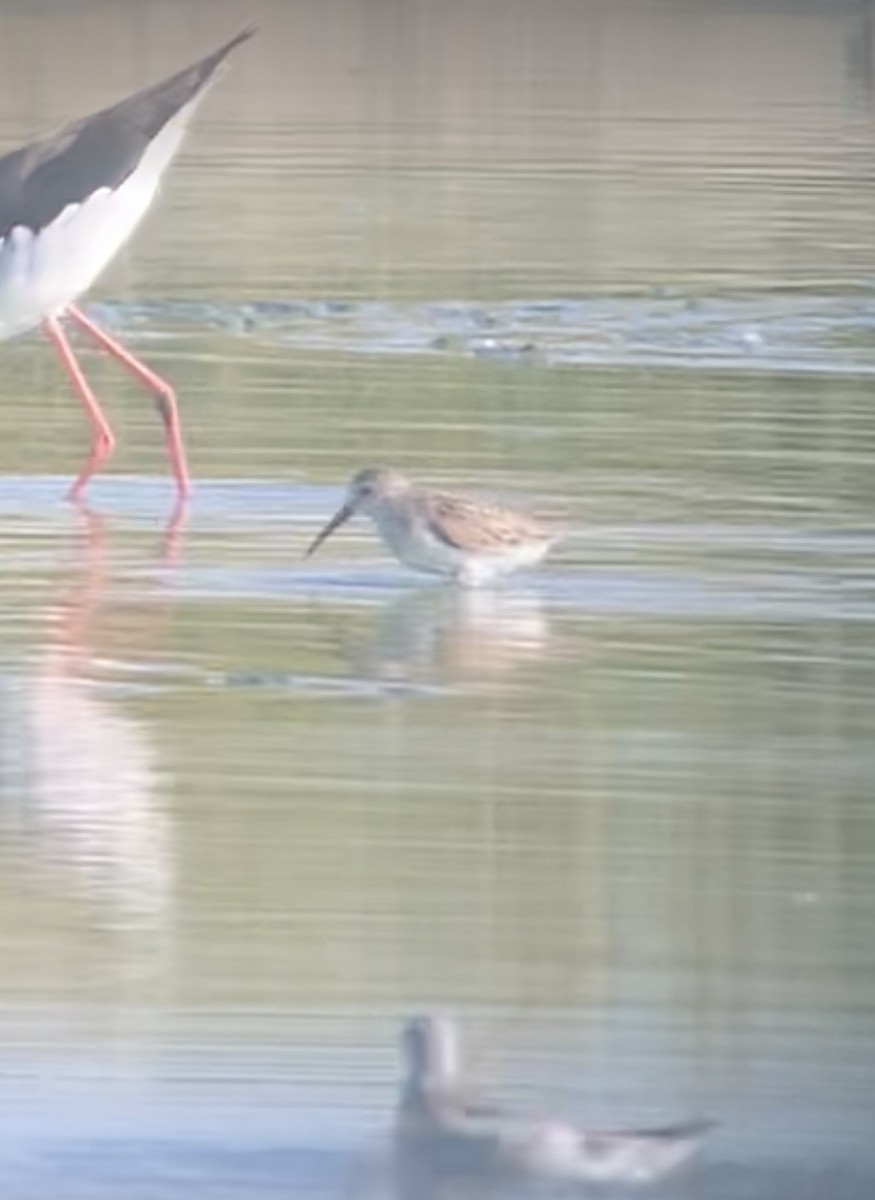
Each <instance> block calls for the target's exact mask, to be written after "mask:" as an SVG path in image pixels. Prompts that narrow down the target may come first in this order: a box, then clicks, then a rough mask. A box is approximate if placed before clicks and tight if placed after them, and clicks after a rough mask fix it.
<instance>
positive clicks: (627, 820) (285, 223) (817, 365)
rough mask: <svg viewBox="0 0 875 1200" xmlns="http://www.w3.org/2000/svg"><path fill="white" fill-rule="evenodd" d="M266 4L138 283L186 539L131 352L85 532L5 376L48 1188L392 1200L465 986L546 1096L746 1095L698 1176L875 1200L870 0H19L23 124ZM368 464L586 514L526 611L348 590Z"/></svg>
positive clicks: (13, 128)
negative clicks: (354, 521) (185, 483)
mask: <svg viewBox="0 0 875 1200" xmlns="http://www.w3.org/2000/svg"><path fill="white" fill-rule="evenodd" d="M252 18H254V19H256V20H257V21H258V22H259V24H260V26H261V34H260V36H259V38H258V39H257V41H255V42H253V43H251V44H250V45H249V46H247V47H246V48H245V50H242V51H241V52H240V53H239V56H238V57H237V58H236V59H235V61H234V63H233V69H232V70H231V71H230V72H229V73H228V75H227V77H226V78H225V79H224V80H223V81H222V83H221V85H220V86H219V87H218V88H217V89H216V90H215V91H214V92H213V93H212V95H211V96H210V98H209V100H208V101H207V103H206V104H205V106H204V109H203V111H202V115H201V119H200V121H199V123H198V126H197V129H196V130H195V131H194V133H193V134H192V136H191V137H190V139H189V141H188V143H187V145H186V148H185V151H184V153H183V155H182V157H181V158H180V160H179V162H178V164H177V165H176V167H175V169H174V171H173V173H172V175H171V176H170V178H169V180H168V185H167V187H166V188H165V190H164V193H163V195H162V198H161V202H160V205H158V206H157V207H156V210H155V212H154V214H153V215H152V216H151V217H150V218H149V221H148V223H147V226H146V227H144V229H143V230H142V232H141V234H140V235H138V237H137V238H136V240H135V242H134V244H133V246H132V248H131V252H130V254H129V255H128V256H127V257H125V259H124V260H123V261H122V262H120V263H119V264H117V265H116V266H115V267H114V268H113V270H112V272H111V273H109V274H108V275H107V277H106V279H105V281H103V282H102V284H101V286H100V288H99V289H98V290H97V291H96V292H95V293H94V294H93V296H92V297H91V300H92V302H93V306H94V311H95V312H97V313H98V314H99V315H100V316H101V317H102V318H103V319H104V320H106V321H108V322H110V323H111V324H112V326H113V327H114V328H116V329H117V330H118V331H119V332H120V333H121V334H122V335H123V336H125V337H127V338H128V339H129V340H130V341H131V342H132V344H133V345H134V346H135V347H136V348H137V349H138V350H139V352H141V353H142V354H143V355H144V356H146V357H147V358H148V359H149V360H150V361H152V362H154V363H155V364H156V366H158V368H159V369H161V370H163V371H165V372H166V374H168V375H169V376H170V377H171V378H172V379H173V380H174V381H176V382H177V383H178V385H179V390H180V395H181V404H182V410H183V416H184V420H185V424H186V428H187V430H188V434H189V441H190V448H191V453H192V460H193V466H194V469H195V472H196V476H197V478H198V481H199V488H198V492H197V496H196V501H195V503H194V505H193V508H192V513H191V518H190V520H189V522H188V525H187V526H186V527H185V528H184V529H183V530H182V531H180V532H178V533H176V534H173V533H172V532H171V533H165V524H166V521H167V519H168V517H169V512H170V506H171V499H172V498H171V488H170V484H169V481H168V479H167V478H166V475H165V467H164V462H163V450H162V447H161V443H160V436H159V429H158V422H157V420H156V418H155V414H154V412H153V410H152V408H151V405H150V404H149V402H148V401H147V400H145V399H144V398H143V396H142V394H141V393H139V392H138V391H137V390H136V389H135V388H132V387H131V386H130V385H129V383H128V381H127V380H126V379H124V378H122V377H119V375H118V373H117V372H116V371H115V370H114V369H113V368H112V367H111V366H108V365H105V364H103V363H102V362H100V361H95V360H94V359H93V358H90V359H89V366H90V368H91V371H92V376H93V379H94V381H95V383H96V384H97V385H98V387H99V389H100V392H101V394H102V395H104V397H105V398H106V401H107V407H108V408H109V410H110V411H111V413H112V417H113V419H114V421H115V423H116V425H117V428H118V432H119V434H120V445H119V450H118V452H117V457H116V459H115V460H114V464H113V469H112V471H111V472H110V473H109V474H108V475H107V477H106V478H105V479H103V480H102V481H101V482H99V483H98V484H97V485H96V486H95V487H94V489H93V493H92V507H91V509H90V510H89V511H83V512H74V511H71V510H70V509H68V508H67V507H66V506H65V505H64V503H63V501H62V497H63V492H64V483H65V479H68V478H69V477H70V476H72V475H73V474H74V473H75V471H76V470H77V469H78V465H79V461H80V458H81V456H82V454H83V453H84V447H85V440H86V436H85V429H84V427H83V420H82V416H81V413H80V411H79V409H78V407H77V405H76V403H75V401H74V400H72V399H71V397H70V395H69V393H68V391H67V389H66V385H65V384H64V382H63V381H62V379H61V378H60V374H59V370H58V367H57V364H56V362H55V360H54V358H53V356H52V354H51V352H50V351H49V350H48V349H47V347H46V346H45V345H44V343H43V342H42V341H41V340H40V339H39V338H33V339H25V340H22V341H20V342H17V343H14V344H7V345H4V346H3V347H2V363H3V371H2V377H0V393H2V395H0V400H2V404H0V472H2V475H0V1191H2V1195H3V1197H4V1200H7V1198H8V1200H31V1198H32V1200H48V1198H51V1200H67V1198H68V1197H70V1198H73V1197H75V1198H81V1200H85V1198H87V1200H91V1198H92V1197H93V1198H95V1200H102V1198H104V1197H106V1198H107V1200H108V1198H109V1197H117V1196H119V1195H125V1196H126V1197H135V1198H139V1197H144V1198H145V1197H148V1198H149V1200H167V1198H169V1197H176V1196H179V1195H181V1194H183V1190H182V1189H185V1194H187V1195H188V1194H195V1195H205V1196H207V1195H208V1196H211V1197H213V1196H216V1197H224V1196H229V1197H235V1198H236V1197H241V1198H242V1197H247V1198H249V1197H254V1196H269V1197H278V1196H287V1195H289V1194H300V1195H304V1194H306V1195H313V1194H317V1195H318V1194H322V1195H326V1196H329V1195H339V1194H341V1193H342V1194H343V1195H344V1196H347V1195H348V1194H349V1193H350V1190H351V1189H352V1190H365V1189H366V1190H371V1191H375V1192H376V1194H377V1195H379V1196H386V1195H389V1194H390V1186H389V1184H388V1182H387V1180H386V1179H385V1178H384V1176H383V1174H381V1170H382V1167H381V1164H382V1162H383V1159H384V1156H385V1146H386V1130H387V1127H388V1123H389V1120H390V1114H391V1106H392V1103H393V1100H394V1094H395V1092H394V1089H395V1081H396V1074H397V1064H396V1050H395V1042H396V1037H397V1030H398V1024H399V1021H400V1019H401V1018H402V1017H403V1015H404V1014H406V1013H407V1012H409V1011H410V1010H411V1009H418V1008H421V1007H432V1006H438V1007H443V1008H447V1009H450V1010H452V1011H454V1012H456V1013H457V1014H458V1015H459V1016H460V1017H461V1018H463V1020H464V1021H465V1025H466V1028H468V1029H469V1031H470V1034H471V1041H472V1043H473V1046H472V1055H473V1058H474V1061H475V1063H476V1066H477V1068H478V1069H481V1070H482V1071H483V1073H484V1074H485V1075H486V1076H487V1077H489V1078H491V1079H492V1080H493V1081H494V1082H495V1084H496V1086H498V1087H501V1088H503V1089H504V1091H505V1092H506V1093H507V1095H508V1096H509V1097H510V1098H511V1099H512V1100H515V1101H518V1102H519V1103H520V1104H524V1105H528V1106H530V1107H532V1108H536V1109H537V1108H540V1109H545V1110H562V1111H566V1112H568V1113H569V1114H570V1115H572V1116H575V1117H579V1118H580V1119H581V1120H587V1121H592V1122H595V1123H607V1124H619V1123H625V1122H640V1121H648V1120H660V1119H664V1118H668V1119H670V1118H673V1117H676V1116H685V1115H688V1114H690V1113H697V1112H710V1113H713V1114H715V1115H716V1116H718V1117H720V1118H721V1119H722V1121H723V1127H722V1130H721V1131H720V1132H719V1133H718V1134H717V1135H716V1136H715V1137H714V1139H713V1141H712V1143H711V1144H710V1145H709V1148H708V1152H707V1154H706V1156H705V1159H704V1161H703V1164H702V1166H701V1168H700V1169H699V1170H697V1171H694V1172H693V1173H692V1174H691V1175H689V1176H688V1177H686V1178H685V1179H683V1180H682V1181H678V1183H677V1184H675V1185H670V1186H669V1188H668V1190H667V1193H666V1194H670V1195H680V1194H683V1195H700V1194H702V1195H704V1194H707V1195H708V1196H709V1197H712V1198H713V1197H718V1198H723V1197H725V1198H727V1200H728V1198H729V1197H744V1198H745V1200H759V1198H762V1200H776V1198H777V1200H781V1198H783V1197H793V1198H794V1200H800V1198H806V1197H810V1198H811V1200H824V1198H825V1197H829V1200H842V1198H845V1197H847V1198H849V1200H850V1198H854V1200H868V1198H869V1197H871V1195H872V1189H873V1181H875V1151H873V1149H872V1138H871V1133H872V1128H873V1121H875V1086H873V1085H875V1075H873V1072H875V948H873V938H872V929H873V917H875V891H873V883H872V878H873V866H875V816H873V805H872V792H873V785H872V779H873V776H875V743H873V736H872V734H873V729H875V622H873V617H875V573H873V567H872V556H873V552H875V528H873V515H875V471H873V461H875V457H873V452H875V417H873V407H872V405H873V401H872V388H873V379H872V376H873V374H875V128H873V105H875V67H873V57H872V55H873V46H875V13H873V7H872V5H870V4H869V3H867V2H865V0H847V2H844V0H756V2H750V0H646V2H644V0H602V2H601V3H599V2H596V0H593V2H588V0H539V3H537V4H533V3H530V2H524V0H248V2H247V3H246V4H245V5H243V4H241V3H240V0H102V2H98V0H95V2H93V3H86V2H78V3H77V2H76V0H67V2H66V3H62V2H61V0H55V2H53V3H50V2H49V0H39V2H38V0H6V3H5V4H4V6H3V16H2V38H0V94H2V104H0V145H2V146H3V147H12V146H14V145H16V144H17V143H18V142H19V141H21V140H24V139H26V138H28V137H31V136H34V135H35V134H37V133H38V132H40V131H42V130H45V129H47V128H50V127H51V126H52V125H53V124H56V123H58V122H60V121H62V120H64V119H67V118H69V117H72V116H74V115H80V114H82V113H85V112H88V111H90V110H92V109H94V108H96V107H98V106H100V105H101V104H103V103H106V102H109V101H110V100H112V99H114V98H116V97H118V96H120V95H123V94H125V93H126V92H128V91H130V90H133V89H134V88H136V87H138V86H140V85H141V84H142V83H144V82H147V81H150V80H153V79H156V78H159V77H161V76H162V75H164V74H165V73H167V72H169V71H170V70H172V69H175V68H176V67H178V66H180V65H183V64H185V63H187V62H188V61H189V60H190V59H193V58H194V57H196V56H197V55H199V54H201V53H203V52H205V51H206V50H208V49H209V48H211V47H212V46H213V45H214V44H215V43H216V42H218V41H219V40H220V39H221V38H223V37H225V36H227V35H229V34H230V33H232V32H234V30H235V29H236V28H238V27H239V26H240V25H241V24H243V23H244V22H245V21H247V20H249V19H252ZM371 461H383V462H388V463H391V464H393V465H396V466H399V467H403V468H407V469H409V470H410V471H411V472H412V473H414V474H416V475H419V476H422V477H423V478H426V479H428V480H431V481H434V482H438V483H442V482H449V483H458V482H464V483H465V484H466V485H468V486H469V487H476V488H480V489H482V490H484V491H486V492H489V493H491V494H497V495H502V496H508V497H513V498H515V499H516V500H518V501H519V502H520V503H522V504H529V505H531V506H533V507H536V508H537V507H543V508H547V509H551V510H562V511H564V512H566V513H567V514H568V515H569V516H570V518H571V519H572V521H573V522H574V524H575V535H574V536H573V537H572V538H571V539H570V541H569V542H568V544H567V546H566V547H565V548H564V549H563V550H562V551H561V552H560V553H558V554H557V555H556V556H555V557H554V559H553V560H552V561H551V562H549V563H548V564H546V565H545V566H544V567H543V568H541V569H540V570H539V571H537V572H534V573H532V574H531V575H529V576H526V577H520V578H519V579H518V580H516V581H514V583H513V584H512V585H511V586H508V587H505V588H503V589H501V590H499V591H497V592H494V593H482V594H477V593H473V594H470V593H469V594H457V593H455V592H453V591H452V590H451V589H446V588H440V587H438V588H434V587H430V586H429V585H428V583H427V581H426V582H424V581H422V580H419V579H417V578H415V577H411V576H410V575H409V574H408V573H407V572H405V571H403V570H402V569H401V568H399V567H397V566H396V565H395V564H394V563H392V562H390V561H389V560H387V558H386V556H385V554H384V553H383V552H382V551H381V549H380V548H379V547H378V545H377V544H376V543H375V541H374V538H373V536H372V533H371V531H370V529H369V528H368V527H366V526H365V525H364V524H361V525H355V526H353V527H351V528H350V529H349V531H348V532H347V533H345V534H344V535H343V537H338V539H336V540H335V541H334V542H333V543H330V544H329V545H328V546H326V547H325V550H324V551H323V552H322V553H321V555H320V556H319V557H318V558H317V559H315V560H314V561H313V562H312V563H308V564H306V565H305V566H304V565H302V564H301V562H300V554H301V551H302V549H303V547H304V546H305V545H306V542H307V539H308V538H309V537H310V536H312V534H313V533H314V532H315V529H316V527H317V522H319V521H321V520H322V519H324V518H325V517H326V516H327V514H328V513H329V512H330V511H331V510H332V508H333V506H334V505H335V503H336V501H337V498H338V495H339V492H338V489H339V487H340V486H341V485H342V483H343V481H344V479H345V477H346V476H347V475H348V474H349V473H350V472H351V471H352V470H353V469H354V468H356V467H358V466H360V465H363V464H364V463H367V462H371ZM362 1164H366V1169H365V1168H364V1167H363V1166H362ZM353 1179H354V1180H355V1187H352V1183H351V1180H353Z"/></svg>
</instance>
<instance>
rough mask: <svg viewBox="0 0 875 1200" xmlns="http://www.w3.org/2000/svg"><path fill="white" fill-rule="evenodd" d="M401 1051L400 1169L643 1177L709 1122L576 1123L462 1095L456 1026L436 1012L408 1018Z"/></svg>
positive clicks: (649, 1177)
mask: <svg viewBox="0 0 875 1200" xmlns="http://www.w3.org/2000/svg"><path fill="white" fill-rule="evenodd" d="M402 1053H403V1056H404V1059H405V1062H406V1067H407V1077H406V1079H405V1082H404V1085H403V1087H402V1091H401V1098H400V1101H399V1104H398V1109H397V1113H396V1127H395V1137H396V1146H397V1149H398V1151H399V1154H400V1155H401V1156H402V1163H403V1164H404V1165H405V1166H406V1167H407V1168H408V1169H410V1170H415V1169H417V1168H419V1169H422V1170H423V1171H430V1172H432V1173H445V1174H448V1175H455V1174H462V1175H475V1176H490V1175H503V1174H515V1175H520V1176H530V1177H534V1178H541V1179H554V1180H572V1181H579V1182H592V1183H624V1184H629V1183H650V1182H653V1181H654V1180H657V1179H659V1178H661V1177H662V1176H663V1175H666V1174H668V1173H669V1172H670V1171H673V1170H675V1169H676V1168H677V1167H679V1166H680V1165H681V1164H682V1163H684V1162H686V1161H687V1160H688V1159H689V1158H691V1157H692V1155H693V1154H694V1153H695V1152H696V1150H697V1149H698V1148H699V1146H700V1144H701V1142H702V1139H703V1138H704V1136H705V1134H706V1133H707V1132H708V1131H709V1130H710V1129H711V1128H712V1127H713V1126H714V1125H715V1124H716V1122H714V1121H711V1120H707V1119H704V1118H702V1119H698V1120H690V1121H686V1122H682V1123H680V1124H677V1125H666V1126H658V1127H656V1128H645V1129H628V1130H584V1129H578V1128H577V1127H576V1126H575V1125H572V1124H569V1123H567V1122H564V1121H558V1120H526V1119H524V1118H517V1117H513V1116H509V1115H508V1114H507V1113H505V1112H502V1111H501V1110H500V1109H498V1108H495V1107H491V1106H487V1105H484V1104H481V1103H478V1102H477V1101H476V1100H472V1099H471V1098H470V1097H469V1096H468V1095H467V1094H466V1092H465V1089H464V1085H463V1080H462V1063H461V1048H460V1043H459V1034H458V1029H457V1027H456V1024H455V1022H453V1021H452V1020H450V1019H449V1018H448V1017H444V1016H441V1017H436V1016H433V1015H430V1016H421V1017H415V1018H413V1019H412V1020H410V1021H408V1022H407V1024H406V1026H405V1027H404V1031H403V1036H402Z"/></svg>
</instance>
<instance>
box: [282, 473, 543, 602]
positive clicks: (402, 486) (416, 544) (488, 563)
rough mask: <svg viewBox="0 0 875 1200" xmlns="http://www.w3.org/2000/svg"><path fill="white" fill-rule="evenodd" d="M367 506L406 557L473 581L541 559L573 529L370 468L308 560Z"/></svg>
mask: <svg viewBox="0 0 875 1200" xmlns="http://www.w3.org/2000/svg"><path fill="white" fill-rule="evenodd" d="M359 511H361V512H363V513H366V514H367V515H368V516H369V517H370V518H371V520H372V521H373V522H374V524H375V525H376V527H377V532H378V533H379V535H380V537H381V538H382V539H383V541H384V542H385V544H386V545H387V546H388V548H389V549H390V550H391V551H392V553H393V554H394V555H395V557H396V558H397V559H398V560H399V562H402V563H404V564H405V566H408V567H413V568H415V569H416V570H419V571H429V572H431V573H433V574H437V575H448V576H450V577H452V578H453V579H455V580H457V581H458V582H459V583H462V584H466V585H469V586H475V585H477V584H480V583H486V582H487V581H489V580H490V579H494V578H496V577H497V576H500V575H507V574H509V573H510V572H511V571H515V570H517V569H518V568H519V567H528V566H532V565H533V564H534V563H537V562H540V560H541V559H542V558H543V557H544V555H545V554H546V553H547V551H548V550H549V549H550V548H551V546H553V545H555V544H556V542H557V541H559V539H560V538H561V537H562V536H563V534H564V532H565V530H564V528H563V527H560V526H558V525H557V526H553V525H547V524H545V523H543V522H541V521H538V520H536V519H535V518H534V517H531V516H529V515H528V514H526V513H520V512H512V511H510V510H509V509H506V508H498V507H496V506H494V505H489V504H483V503H481V502H480V501H478V500H475V499H473V498H471V497H469V496H460V495H458V494H457V493H455V492H436V491H432V490H431V489H430V488H421V487H417V486H416V485H415V484H413V483H411V481H410V480H409V479H408V478H407V477H406V476H405V475H402V474H401V473H400V472H399V471H392V470H389V469H387V468H385V467H366V468H365V469H364V470H362V471H358V472H356V474H355V475H353V477H352V479H351V480H350V482H349V486H348V488H347V494H346V499H345V501H344V503H343V504H342V505H341V507H340V508H339V509H338V511H337V512H336V513H335V515H334V516H333V517H332V518H331V520H330V521H329V522H328V524H327V525H326V526H325V527H324V528H323V529H322V530H321V531H320V533H319V534H318V535H317V536H316V538H315V539H314V540H313V542H312V543H311V544H310V546H309V548H308V549H307V552H306V555H305V557H309V556H310V555H311V554H312V553H313V552H314V551H315V550H316V549H317V547H319V546H320V545H321V544H322V542H324V541H325V539H326V538H327V537H330V535H331V534H332V533H334V531H335V530H336V529H339V528H340V526H341V525H343V523H344V522H345V521H348V520H349V518H350V517H352V516H353V515H354V514H355V513H357V512H359Z"/></svg>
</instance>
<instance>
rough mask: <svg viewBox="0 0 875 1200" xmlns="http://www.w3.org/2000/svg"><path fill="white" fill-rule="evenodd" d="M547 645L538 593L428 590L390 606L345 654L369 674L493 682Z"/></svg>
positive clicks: (436, 680)
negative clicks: (370, 631)
mask: <svg viewBox="0 0 875 1200" xmlns="http://www.w3.org/2000/svg"><path fill="white" fill-rule="evenodd" d="M549 642H550V625H549V621H548V619H547V616H546V614H545V612H544V609H543V606H542V604H541V600H540V598H539V597H538V596H537V595H535V594H533V593H530V592H523V591H519V592H515V591H512V590H506V591H505V590H501V589H495V590H490V589H477V588H455V587H429V588H422V589H421V590H418V591H415V592H412V593H410V594H408V595H405V596H404V597H403V598H402V599H401V600H396V601H393V602H392V603H390V604H389V605H387V606H386V607H385V608H384V609H383V610H382V611H381V612H380V615H379V619H378V621H377V627H376V630H375V631H374V633H373V634H372V636H371V637H370V639H369V640H368V641H367V643H362V642H358V643H356V644H355V645H354V646H347V652H348V655H349V657H350V658H351V659H352V660H353V662H354V664H355V667H356V670H357V671H359V672H360V673H362V674H364V675H366V676H367V677H368V678H377V679H379V680H382V681H385V682H393V683H401V682H403V683H413V684H419V685H429V684H430V685H436V686H443V685H458V684H463V685H464V684H477V685H487V686H488V684H489V683H490V681H493V682H498V681H499V680H501V679H503V678H504V677H506V676H507V675H508V673H509V672H511V671H513V670H514V669H516V668H518V667H520V666H522V665H524V664H526V663H529V662H533V661H536V660H538V659H539V658H541V657H542V656H543V654H544V653H545V652H546V650H547V648H548V645H549Z"/></svg>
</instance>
